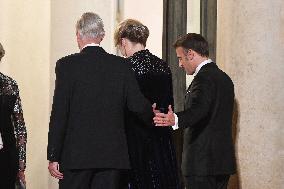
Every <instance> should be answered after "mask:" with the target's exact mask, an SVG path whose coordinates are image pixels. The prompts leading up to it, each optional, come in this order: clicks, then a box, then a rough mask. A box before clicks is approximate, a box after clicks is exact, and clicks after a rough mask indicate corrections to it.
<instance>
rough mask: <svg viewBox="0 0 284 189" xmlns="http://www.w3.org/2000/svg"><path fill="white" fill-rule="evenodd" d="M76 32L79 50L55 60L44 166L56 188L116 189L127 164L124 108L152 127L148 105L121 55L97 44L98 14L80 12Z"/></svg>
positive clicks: (100, 30)
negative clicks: (52, 177)
mask: <svg viewBox="0 0 284 189" xmlns="http://www.w3.org/2000/svg"><path fill="white" fill-rule="evenodd" d="M76 30H77V31H76V35H77V42H78V46H79V48H80V53H76V54H73V55H69V56H66V57H64V58H61V59H60V60H58V62H57V64H56V86H55V91H54V98H53V106H52V112H51V117H50V126H49V133H48V152H47V158H48V160H49V161H50V163H49V167H48V169H49V171H50V174H51V175H52V176H54V177H55V178H58V179H60V180H59V188H60V189H117V188H119V189H120V188H123V186H120V184H119V181H120V179H119V177H120V173H121V170H124V169H129V168H130V165H129V158H128V149H127V142H126V137H125V130H124V116H125V110H126V109H128V110H130V111H132V112H134V113H135V114H136V115H137V116H138V117H140V118H141V120H143V121H144V122H145V123H147V125H151V124H152V121H153V120H152V119H153V113H152V107H151V104H150V103H149V102H148V101H147V100H146V99H145V98H144V96H143V95H142V94H141V92H140V90H139V87H138V84H137V81H136V79H135V76H134V74H133V72H132V70H131V68H130V67H129V65H128V64H126V63H125V62H124V59H123V58H120V57H117V56H114V55H111V54H108V53H106V52H105V51H104V49H103V48H101V47H100V46H99V44H100V42H101V41H102V39H103V37H104V34H105V31H104V27H103V22H102V20H101V18H100V17H99V16H98V15H97V14H95V13H84V14H83V15H82V17H81V18H80V19H79V20H78V22H77V25H76ZM59 164H60V169H59Z"/></svg>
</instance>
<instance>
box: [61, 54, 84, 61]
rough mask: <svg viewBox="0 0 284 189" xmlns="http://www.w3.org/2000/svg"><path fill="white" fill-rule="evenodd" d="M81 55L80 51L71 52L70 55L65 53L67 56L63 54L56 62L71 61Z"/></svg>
mask: <svg viewBox="0 0 284 189" xmlns="http://www.w3.org/2000/svg"><path fill="white" fill-rule="evenodd" d="M80 57H81V54H80V53H73V54H70V55H67V56H64V57H62V58H60V59H59V60H58V61H57V62H60V63H61V62H62V63H64V62H70V61H73V60H76V59H80Z"/></svg>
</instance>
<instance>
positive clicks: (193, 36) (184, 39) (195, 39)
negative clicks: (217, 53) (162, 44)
mask: <svg viewBox="0 0 284 189" xmlns="http://www.w3.org/2000/svg"><path fill="white" fill-rule="evenodd" d="M173 46H174V47H175V48H178V47H182V48H184V49H185V50H189V49H192V50H194V51H195V52H197V53H198V54H200V55H201V56H203V57H208V56H209V46H208V42H207V41H206V39H205V38H204V37H202V35H200V34H197V33H188V34H186V35H184V36H181V37H179V38H178V39H177V40H176V42H175V43H174V44H173Z"/></svg>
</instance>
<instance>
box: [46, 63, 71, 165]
mask: <svg viewBox="0 0 284 189" xmlns="http://www.w3.org/2000/svg"><path fill="white" fill-rule="evenodd" d="M64 66H65V65H64V63H60V61H58V62H57V63H56V68H55V73H56V82H55V90H54V96H53V105H52V111H51V117H50V123H49V133H48V147H47V159H48V160H50V161H56V162H60V156H61V150H62V146H63V142H64V138H65V133H66V129H67V119H68V112H69V95H70V79H69V78H68V77H67V73H66V70H64Z"/></svg>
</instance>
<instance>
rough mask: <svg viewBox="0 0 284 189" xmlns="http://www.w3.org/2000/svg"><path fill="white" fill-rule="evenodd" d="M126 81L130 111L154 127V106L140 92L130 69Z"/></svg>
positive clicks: (127, 103) (127, 102)
mask: <svg viewBox="0 0 284 189" xmlns="http://www.w3.org/2000/svg"><path fill="white" fill-rule="evenodd" d="M125 79H126V90H125V91H126V105H127V108H128V110H129V111H131V112H133V113H134V114H136V116H138V117H139V118H140V119H141V120H142V121H143V122H144V123H145V124H146V125H148V126H153V117H154V113H153V111H152V105H151V103H150V102H149V101H148V100H147V99H146V98H145V97H144V95H143V94H142V92H141V91H140V88H139V85H138V83H137V80H136V78H135V75H134V73H133V71H132V70H131V68H130V67H128V69H127V73H126V77H125Z"/></svg>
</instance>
